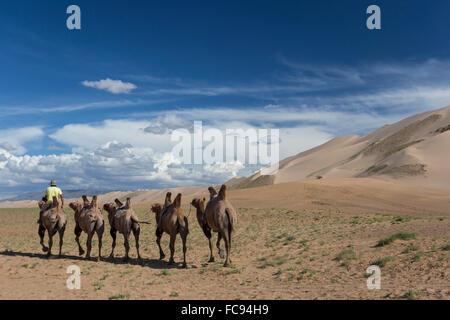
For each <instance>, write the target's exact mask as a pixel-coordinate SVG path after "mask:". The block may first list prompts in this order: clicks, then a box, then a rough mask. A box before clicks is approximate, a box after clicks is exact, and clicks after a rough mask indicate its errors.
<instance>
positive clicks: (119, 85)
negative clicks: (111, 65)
mask: <svg viewBox="0 0 450 320" xmlns="http://www.w3.org/2000/svg"><path fill="white" fill-rule="evenodd" d="M82 84H83V85H84V86H86V87H91V88H96V89H99V90H105V91H108V92H111V93H114V94H119V93H130V92H131V91H132V90H134V89H136V88H137V86H136V85H134V84H133V83H131V82H123V81H122V80H112V79H109V78H107V79H103V80H99V81H88V80H85V81H83V82H82Z"/></svg>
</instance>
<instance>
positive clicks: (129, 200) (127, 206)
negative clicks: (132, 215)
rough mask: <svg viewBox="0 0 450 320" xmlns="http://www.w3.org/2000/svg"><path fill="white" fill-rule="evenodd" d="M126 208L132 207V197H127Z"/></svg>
mask: <svg viewBox="0 0 450 320" xmlns="http://www.w3.org/2000/svg"><path fill="white" fill-rule="evenodd" d="M125 207H126V208H131V198H127V202H126V203H125Z"/></svg>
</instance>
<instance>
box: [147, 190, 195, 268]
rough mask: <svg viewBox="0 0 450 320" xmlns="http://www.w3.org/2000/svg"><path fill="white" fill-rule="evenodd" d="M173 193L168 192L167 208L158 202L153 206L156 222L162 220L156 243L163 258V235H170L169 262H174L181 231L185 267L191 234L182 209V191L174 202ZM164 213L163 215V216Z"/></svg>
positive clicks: (185, 266)
mask: <svg viewBox="0 0 450 320" xmlns="http://www.w3.org/2000/svg"><path fill="white" fill-rule="evenodd" d="M170 197H171V193H170V192H168V193H167V194H166V200H165V205H166V207H165V210H164V212H162V211H163V208H162V206H161V204H159V203H157V204H154V205H153V206H152V211H153V212H154V213H155V219H156V223H157V224H158V222H159V221H160V222H161V223H160V228H158V227H157V228H156V243H157V244H158V247H159V259H160V260H162V259H164V257H165V254H164V252H163V250H162V248H161V237H162V235H163V233H164V232H166V233H167V234H169V235H170V259H169V264H174V259H173V256H174V254H175V240H176V236H177V234H178V233H179V234H180V236H181V240H182V241H183V268H187V264H186V240H187V236H188V234H189V224H188V219H187V217H186V216H185V215H184V212H183V210H182V209H181V193H179V194H178V195H177V197H176V198H175V200H174V201H173V203H171V202H170ZM161 214H162V216H161ZM160 219H161V220H160Z"/></svg>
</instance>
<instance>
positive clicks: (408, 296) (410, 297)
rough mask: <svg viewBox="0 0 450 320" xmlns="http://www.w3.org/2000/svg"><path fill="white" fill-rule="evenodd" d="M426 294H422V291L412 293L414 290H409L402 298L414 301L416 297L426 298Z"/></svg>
mask: <svg viewBox="0 0 450 320" xmlns="http://www.w3.org/2000/svg"><path fill="white" fill-rule="evenodd" d="M426 295H427V294H426V293H424V292H422V291H414V290H409V291H408V292H406V293H405V294H404V295H403V298H406V299H408V300H414V299H416V297H423V296H426Z"/></svg>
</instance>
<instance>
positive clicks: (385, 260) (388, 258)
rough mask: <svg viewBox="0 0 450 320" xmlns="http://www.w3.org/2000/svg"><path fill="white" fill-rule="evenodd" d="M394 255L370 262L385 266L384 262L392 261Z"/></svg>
mask: <svg viewBox="0 0 450 320" xmlns="http://www.w3.org/2000/svg"><path fill="white" fill-rule="evenodd" d="M394 260H395V258H394V257H384V258H380V259H377V260H375V261H373V262H372V263H371V264H373V265H376V266H379V267H380V268H382V267H384V266H386V264H387V263H388V262H390V261H394Z"/></svg>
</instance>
